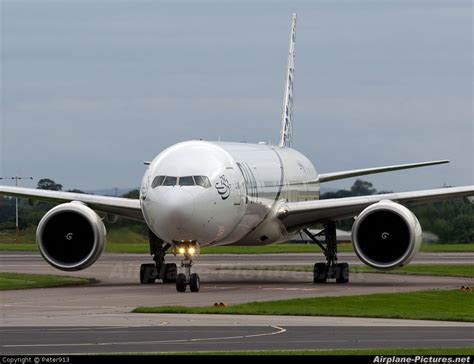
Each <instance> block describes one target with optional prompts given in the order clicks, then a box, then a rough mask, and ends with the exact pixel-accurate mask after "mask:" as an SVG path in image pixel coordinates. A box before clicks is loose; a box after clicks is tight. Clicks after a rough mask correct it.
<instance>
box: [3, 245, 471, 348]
mask: <svg viewBox="0 0 474 364" xmlns="http://www.w3.org/2000/svg"><path fill="white" fill-rule="evenodd" d="M170 258H171V259H169V261H173V259H175V258H173V257H170ZM473 258H474V254H472V253H449V254H442V253H441V254H432V253H421V254H419V256H418V258H417V260H416V261H415V262H414V263H423V264H434V263H437V262H445V263H450V264H461V263H462V264H470V263H472V262H473V261H474V259H473ZM354 259H357V258H355V256H354V255H352V254H349V253H345V254H341V255H340V261H349V262H352V261H354ZM316 260H317V258H316V255H315V256H313V257H308V255H306V254H283V255H282V254H271V255H265V256H261V255H218V256H216V255H212V256H211V255H203V256H201V257H199V260H198V262H197V264H196V266H195V271H196V272H198V273H199V274H200V276H201V280H202V286H201V291H200V292H199V293H191V292H189V290H188V291H187V292H186V293H178V292H176V289H175V287H174V285H172V284H171V285H169V284H167V285H165V284H160V283H158V284H154V285H140V284H139V283H138V272H139V265H140V264H141V263H146V262H149V261H150V259H149V257H147V256H146V255H144V256H142V255H131V254H125V255H122V254H104V256H103V257H102V258H101V259H100V260H99V261H98V262H96V263H95V264H94V265H93V266H92V267H90V268H88V269H87V270H84V271H80V272H61V271H58V270H56V269H54V268H52V267H50V266H49V265H48V264H47V263H46V262H44V260H43V259H42V258H41V257H40V256H39V255H38V254H36V253H18V252H16V253H2V254H0V271H4V272H21V273H48V274H66V275H74V276H80V277H86V278H94V279H96V280H98V283H95V284H92V285H90V286H78V287H60V288H49V289H31V290H18V291H0V326H1V329H0V343H1V350H0V353H3V354H6V353H86V352H87V353H88V352H129V351H139V352H145V351H153V352H156V351H181V350H184V351H189V350H191V351H209V350H211V351H212V350H225V351H228V350H270V349H285V348H286V349H290V348H291V349H311V348H332V347H340V348H360V347H415V346H418V347H441V346H443V347H448V346H456V347H460V346H469V345H470V346H472V345H473V344H474V343H473V339H474V337H473V336H474V325H473V324H469V323H467V324H466V323H444V322H429V321H410V320H386V319H367V318H366V319H358V318H338V317H336V318H330V317H289V316H285V317H281V316H280V317H278V316H228V315H214V316H211V315H209V316H208V315H156V314H151V315H146V314H132V313H130V310H132V309H133V308H135V307H137V306H159V305H187V306H207V305H212V304H213V303H215V302H224V303H226V304H235V303H242V302H249V301H266V300H277V299H290V298H297V297H318V296H341V295H355V294H370V293H383V292H408V291H417V290H423V289H435V288H436V289H452V288H459V287H461V285H474V284H473V283H474V282H473V279H466V278H448V277H427V276H406V275H384V274H367V273H357V274H352V275H351V281H350V283H349V284H342V285H341V284H335V283H329V284H325V285H314V284H312V283H311V282H312V275H311V273H303V272H284V271H265V272H261V271H229V270H216V268H223V267H229V266H234V267H235V266H249V265H271V264H274V265H295V264H304V265H307V264H312V263H314V262H315V261H316ZM176 261H177V260H176ZM276 326H278V327H281V328H283V329H284V330H286V331H282V332H277V333H274V331H278V330H279V329H275V328H274V327H276ZM348 326H350V327H351V328H349V327H348ZM408 326H409V327H410V329H407V327H408ZM375 327H376V328H377V330H372V329H371V328H375ZM461 328H462V329H461ZM392 329H393V330H392ZM331 330H332V331H331ZM334 330H336V331H337V332H336V331H334ZM383 330H385V331H383ZM422 330H425V331H422ZM413 332H415V333H417V334H416V335H415V334H413V336H411V335H412V333H413ZM469 333H470V336H469ZM261 334H262V335H261ZM252 335H258V336H252ZM416 337H418V338H419V339H420V340H418V341H417V340H413V338H416ZM359 338H364V339H363V340H362V339H361V340H359ZM408 338H411V339H410V340H408ZM201 339H202V340H201ZM285 343H286V344H285ZM19 345H23V346H19ZM410 345H411V346H410Z"/></svg>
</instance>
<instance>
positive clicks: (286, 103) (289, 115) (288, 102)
mask: <svg viewBox="0 0 474 364" xmlns="http://www.w3.org/2000/svg"><path fill="white" fill-rule="evenodd" d="M295 41H296V13H293V16H292V18H291V33H290V44H289V47H288V66H287V70H286V85H285V96H284V98H283V115H282V119H281V129H280V143H279V144H278V146H279V147H291V146H292V145H293V83H294V80H295Z"/></svg>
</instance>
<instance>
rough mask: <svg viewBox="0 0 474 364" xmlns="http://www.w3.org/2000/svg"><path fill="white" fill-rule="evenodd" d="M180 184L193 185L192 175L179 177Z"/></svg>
mask: <svg viewBox="0 0 474 364" xmlns="http://www.w3.org/2000/svg"><path fill="white" fill-rule="evenodd" d="M179 185H180V186H194V180H193V177H192V176H186V177H179Z"/></svg>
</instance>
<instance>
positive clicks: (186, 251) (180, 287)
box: [176, 242, 201, 292]
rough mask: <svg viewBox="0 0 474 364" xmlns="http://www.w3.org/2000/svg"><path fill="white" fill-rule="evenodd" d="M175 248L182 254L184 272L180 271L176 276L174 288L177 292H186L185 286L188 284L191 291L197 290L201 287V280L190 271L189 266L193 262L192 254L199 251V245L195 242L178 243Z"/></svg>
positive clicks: (190, 266)
mask: <svg viewBox="0 0 474 364" xmlns="http://www.w3.org/2000/svg"><path fill="white" fill-rule="evenodd" d="M176 250H177V252H178V253H180V254H182V255H183V260H182V261H181V267H182V268H184V273H180V274H178V275H177V277H176V290H177V291H178V292H186V287H187V286H188V285H189V289H190V290H191V292H199V289H200V288H201V280H200V279H199V275H197V274H196V273H191V268H192V266H193V264H194V262H193V256H194V255H196V254H197V253H198V252H199V246H198V245H197V243H196V242H192V243H180V244H178V245H177V247H176Z"/></svg>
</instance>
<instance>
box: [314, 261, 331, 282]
mask: <svg viewBox="0 0 474 364" xmlns="http://www.w3.org/2000/svg"><path fill="white" fill-rule="evenodd" d="M327 279H328V267H327V265H326V263H316V264H315V265H314V270H313V282H314V283H326V281H327Z"/></svg>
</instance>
